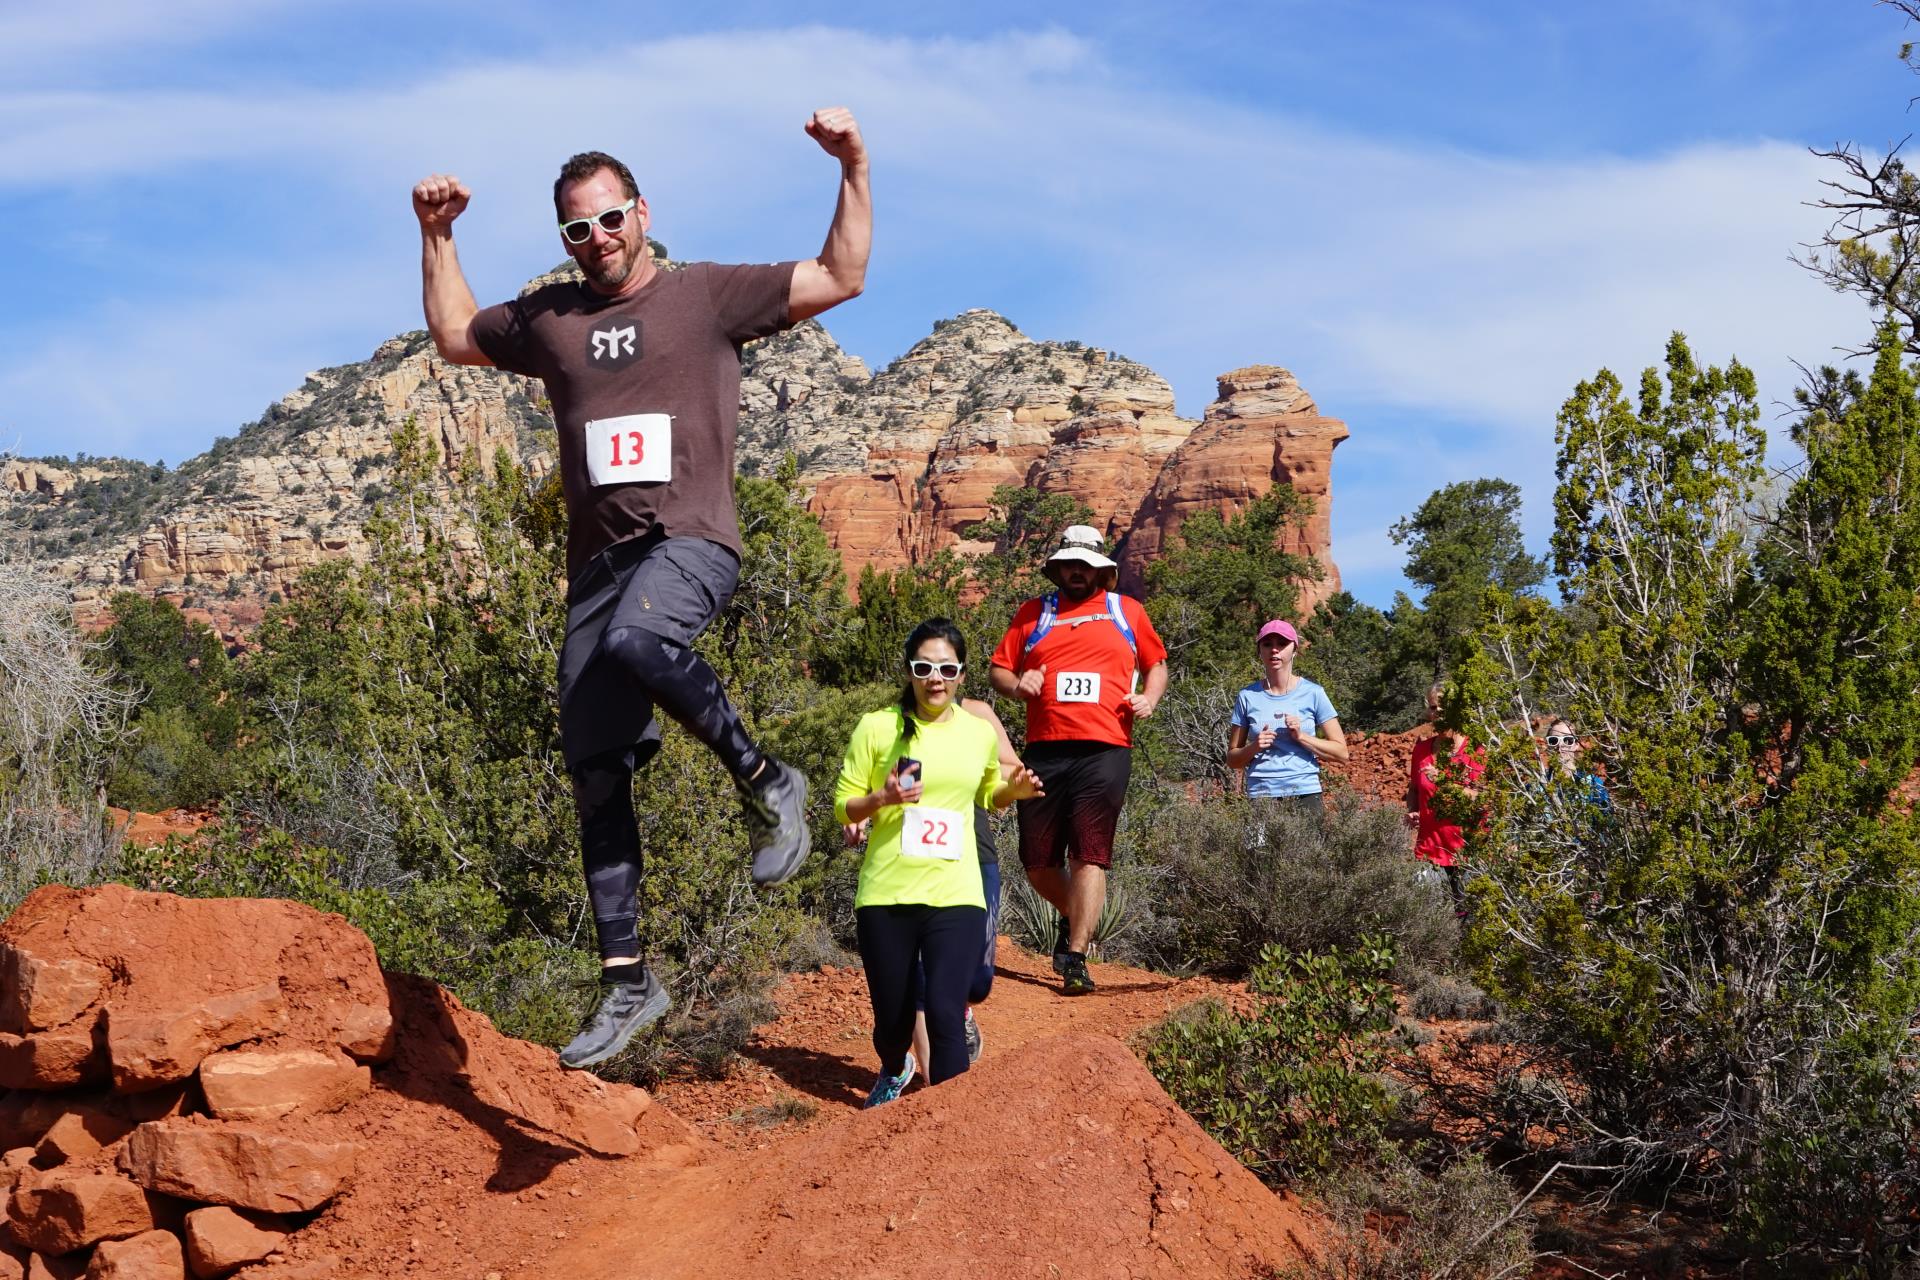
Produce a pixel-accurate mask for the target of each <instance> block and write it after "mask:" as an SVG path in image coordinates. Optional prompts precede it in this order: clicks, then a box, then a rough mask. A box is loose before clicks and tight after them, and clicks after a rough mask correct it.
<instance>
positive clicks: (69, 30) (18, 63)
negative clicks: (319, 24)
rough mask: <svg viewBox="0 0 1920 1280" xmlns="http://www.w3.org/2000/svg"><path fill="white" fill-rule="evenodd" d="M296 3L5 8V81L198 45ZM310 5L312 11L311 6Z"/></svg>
mask: <svg viewBox="0 0 1920 1280" xmlns="http://www.w3.org/2000/svg"><path fill="white" fill-rule="evenodd" d="M292 3H293V0H62V2H61V3H57V4H34V3H23V4H19V5H10V6H8V7H7V8H4V9H0V76H11V77H32V78H36V79H44V78H51V77H57V76H60V75H62V74H63V73H64V72H65V71H67V70H69V69H70V68H72V67H73V66H74V65H75V64H76V63H80V62H82V61H83V60H85V59H88V58H97V57H100V56H102V55H107V54H113V53H120V52H125V51H129V50H139V51H140V52H141V53H143V54H145V55H149V56H150V55H151V54H152V53H153V52H154V51H155V50H156V49H159V48H167V47H173V48H178V47H181V46H185V45H191V44H196V43H199V42H201V41H204V40H207V39H210V38H213V37H216V36H220V35H224V34H227V33H229V32H232V31H235V30H244V29H247V28H250V27H254V26H257V25H258V24H260V23H262V22H265V21H268V20H270V19H271V18H273V17H274V16H275V15H276V14H277V13H278V12H280V11H282V10H285V9H286V8H288V7H289V6H290V5H291V4H292ZM308 7H309V8H311V7H312V5H311V3H310V2H309V3H308Z"/></svg>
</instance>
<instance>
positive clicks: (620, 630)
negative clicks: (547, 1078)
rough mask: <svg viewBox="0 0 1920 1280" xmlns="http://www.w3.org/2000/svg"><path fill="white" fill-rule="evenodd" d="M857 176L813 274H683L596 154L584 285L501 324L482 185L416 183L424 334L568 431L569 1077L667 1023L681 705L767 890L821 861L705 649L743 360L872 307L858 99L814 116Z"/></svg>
mask: <svg viewBox="0 0 1920 1280" xmlns="http://www.w3.org/2000/svg"><path fill="white" fill-rule="evenodd" d="M806 132H807V134H808V135H809V136H810V137H812V138H813V139H814V141H816V142H817V143H819V145H820V147H821V149H822V150H823V151H825V152H826V153H827V154H828V155H829V156H831V157H833V159H834V160H836V161H838V162H839V167H840V184H839V202H838V204H837V206H836V207H835V209H834V215H833V222H832V225H831V226H830V227H829V228H828V231H827V238H826V243H825V245H824V246H823V247H822V248H821V250H820V252H819V254H818V255H817V256H815V257H812V258H808V259H806V260H805V261H801V262H782V263H774V264H771V265H759V266H720V265H718V264H715V263H711V262H696V263H691V264H688V265H686V266H684V267H681V268H680V269H678V270H668V269H666V268H665V267H664V266H663V265H661V264H659V263H656V262H655V261H654V259H653V256H652V254H651V252H650V251H649V248H648V241H647V232H648V230H649V229H650V227H651V226H652V211H651V210H650V209H649V208H648V206H647V201H646V198H645V197H644V196H642V195H641V194H640V189H639V187H638V186H637V185H636V184H635V182H634V180H633V174H632V173H631V172H630V171H629V170H628V169H627V166H626V165H624V164H622V163H620V161H618V160H616V159H614V158H613V157H612V156H610V155H607V154H606V153H604V152H600V151H586V152H582V153H581V154H579V155H576V156H574V157H573V158H572V159H570V160H568V161H567V162H566V164H565V165H564V166H562V167H561V170H560V176H559V178H558V179H557V180H556V181H555V182H554V184H553V204H554V211H555V213H556V214H557V215H558V220H559V232H560V241H561V244H562V245H564V246H565V248H566V251H567V253H568V255H569V256H571V257H572V258H573V260H574V262H575V264H576V265H578V267H579V268H580V275H581V278H580V279H578V280H575V279H563V280H560V281H557V282H554V283H550V284H546V285H543V286H541V287H540V288H537V289H533V290H531V291H529V292H527V293H525V294H523V295H522V296H520V297H518V298H516V299H514V300H513V301H511V302H505V303H501V304H499V305H497V306H492V307H488V308H486V309H484V310H482V309H481V308H480V306H479V305H478V304H477V303H476V302H475V301H474V297H473V291H472V290H471V289H470V288H469V287H468V286H467V281H466V277H465V276H464V275H463V274H462V272H461V269H460V261H459V256H458V254H457V253H456V252H455V249H454V243H453V224H454V221H455V220H456V219H457V218H459V217H460V215H461V213H462V212H464V211H465V209H466V207H467V203H468V201H469V199H470V198H471V192H470V191H469V190H468V189H467V187H466V186H465V184H463V183H461V182H460V180H459V179H458V178H455V177H452V176H450V175H446V174H435V175H433V176H431V177H429V178H426V179H424V180H423V181H421V182H420V183H419V184H418V185H417V186H415V187H414V189H413V212H414V216H415V217H416V218H417V219H418V221H419V224H420V238H421V276H422V281H423V293H424V301H425V309H426V318H427V330H428V332H429V333H430V334H431V335H432V338H433V343H434V346H435V348H436V349H437V350H438V351H439V352H440V354H441V355H442V356H443V357H444V358H446V359H447V360H450V361H452V362H454V363H456V364H466V365H483V366H484V365H491V366H494V367H496V368H500V369H505V370H507V371H509V372H511V373H517V374H522V375H525V376H527V377H533V378H539V379H540V380H541V381H542V382H543V383H545V385H546V391H547V396H548V399H549V400H551V401H552V404H553V416H554V421H555V424H556V425H557V426H558V428H559V437H560V480H561V488H562V490H563V492H564V494H565V496H566V505H567V581H568V584H569V587H568V598H567V606H568V607H567V634H566V640H565V643H564V645H563V646H562V651H561V655H560V673H559V684H560V736H561V747H562V750H563V751H564V753H565V756H566V762H567V767H568V769H569V771H570V772H571V773H572V776H573V785H574V799H575V806H576V808H577V810H578V813H579V819H580V843H581V847H582V853H583V860H584V862H585V864H586V875H587V892H588V896H589V898H590V900H591V902H592V906H593V916H594V926H595V930H596V933H597V935H598V941H599V950H600V956H601V965H602V971H601V977H602V982H601V994H600V1000H599V1002H598V1004H597V1005H596V1007H595V1008H594V1010H593V1012H592V1013H591V1014H589V1015H588V1018H587V1021H586V1025H585V1026H584V1027H583V1028H582V1030H581V1032H580V1034H579V1035H578V1036H576V1037H575V1038H574V1040H573V1041H572V1042H571V1043H569V1044H568V1045H567V1046H566V1047H565V1048H563V1049H562V1050H561V1051H560V1060H561V1062H562V1063H564V1064H566V1065H567V1066H571V1067H586V1066H591V1065H593V1064H594V1063H598V1062H601V1061H604V1060H606V1059H607V1058H610V1057H612V1056H613V1055H614V1054H616V1053H618V1052H620V1050H621V1049H623V1048H624V1047H625V1046H626V1044H627V1042H628V1041H629V1040H630V1039H631V1038H632V1036H633V1034H634V1032H635V1031H637V1030H638V1029H639V1028H641V1027H643V1026H645V1025H646V1024H647V1023H649V1022H651V1021H653V1020H654V1019H656V1018H658V1017H660V1015H661V1014H663V1013H664V1012H666V1009H667V1005H668V997H667V993H666V991H665V989H664V988H662V987H661V986H660V984H659V982H658V981H657V980H656V979H655V978H654V975H653V974H652V972H651V971H650V970H649V969H648V967H647V965H646V964H645V962H644V960H643V959H642V951H641V945H640V939H639V936H638V929H637V916H638V908H637V900H636V890H637V888H638V885H639V880H640V834H639V828H638V823H637V821H636V819H635V816H634V812H633V790H632V782H633V772H634V770H635V769H637V768H640V767H642V766H644V765H645V764H646V762H647V761H648V760H649V759H651V758H652V756H653V755H654V753H655V752H656V751H657V750H658V749H659V745H660V729H659V726H658V724H657V723H656V722H655V719H654V710H655V708H656V707H657V708H659V709H661V710H664V711H666V712H667V714H669V715H671V716H672V717H673V718H674V719H676V720H678V721H679V722H680V723H681V724H682V725H684V726H686V727H687V729H688V730H689V731H691V732H692V733H693V734H694V736H696V737H697V738H699V739H700V740H701V741H702V742H704V743H705V744H706V745H707V746H708V747H709V748H711V749H712V750H713V752H714V753H715V754H716V755H717V756H718V757H719V758H720V761H721V762H722V763H723V764H724V765H725V766H726V767H727V770H728V772H730V773H731V774H732V775H733V777H734V780H735V784H736V785H737V787H738V788H739V791H740V796H741V800H742V803H743V806H744V809H745V817H746V829H747V837H748V842H749V844H750V846H751V848H752V852H753V879H754V882H755V883H756V884H761V885H775V884H779V883H781V882H782V881H785V880H787V879H788V878H789V877H791V876H792V875H793V874H794V872H795V871H797V870H798V869H799V867H800V865H801V863H802V862H803V861H804V860H805V859H806V856H807V851H808V831H807V821H806V802H807V783H806V779H805V778H804V777H803V776H802V775H801V774H800V772H799V771H798V770H796V769H793V768H791V767H790V766H788V765H785V764H783V763H781V762H780V761H778V760H775V759H774V758H772V757H771V756H768V755H766V754H764V753H763V752H761V751H760V749H759V748H758V747H757V746H755V744H754V743H753V742H752V741H751V740H750V739H749V738H748V737H747V734H746V731H745V729H744V728H743V726H742V725H741V723H740V718H739V716H738V715H737V714H736V713H735V712H734V709H733V707H732V705H731V704H730V703H729V702H728V701H727V696H726V693H725V691H723V690H722V689H721V687H720V681H719V678H718V677H717V676H716V675H715V674H714V671H713V669H712V668H711V667H710V666H708V665H707V663H706V662H705V661H704V660H703V659H702V658H701V657H700V656H699V655H698V654H696V653H695V652H694V650H693V643H694V641H695V639H696V638H697V637H698V636H699V635H700V633H701V632H702V631H704V630H705V629H706V628H707V626H708V624H710V623H711V622H712V621H713V619H714V618H715V617H716V616H718V615H719V613H720V612H721V611H722V610H723V609H725V608H726V606H727V602H728V600H730V599H731V598H732V596H733V592H734V588H735V586H736V584H737V581H738V578H739V573H740V557H741V544H740V530H739V523H738V519H737V517H736V515H735V512H734V503H733V470H734V437H735V434H736V431H737V429H738V426H739V406H740V349H741V346H742V345H743V344H745V343H747V342H750V341H752V340H753V339H755V338H763V337H766V336H767V335H769V334H773V333H777V332H779V331H780V330H782V329H786V328H789V327H791V326H792V325H794V324H797V323H799V322H800V321H802V320H805V319H807V318H808V317H810V316H816V315H819V314H820V313H821V312H823V311H825V310H827V309H828V308H829V307H833V306H837V305H838V304H840V303H842V302H845V301H847V300H848V299H849V298H854V297H857V296H859V294H860V292H861V290H862V288H863V287H864V284H865V280H866V271H867V254H868V246H869V243H870V241H871V239H872V223H873V218H872V202H871V198H870V195H869V191H868V179H867V151H866V145H865V143H864V142H863V141H862V140H861V137H860V128H859V125H858V124H856V123H855V121H854V118H853V114H852V112H850V111H848V110H847V109H846V108H844V107H828V108H823V109H822V110H819V111H816V112H814V113H813V116H812V118H811V119H809V120H808V121H807V122H806Z"/></svg>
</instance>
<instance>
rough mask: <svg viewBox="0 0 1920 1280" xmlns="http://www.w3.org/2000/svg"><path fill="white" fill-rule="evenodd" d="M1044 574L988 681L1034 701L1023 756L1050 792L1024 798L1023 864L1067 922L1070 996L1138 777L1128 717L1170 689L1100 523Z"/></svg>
mask: <svg viewBox="0 0 1920 1280" xmlns="http://www.w3.org/2000/svg"><path fill="white" fill-rule="evenodd" d="M1042 572H1044V573H1045V574H1046V575H1047V578H1048V579H1049V580H1050V581H1051V582H1052V583H1053V584H1054V586H1055V587H1056V588H1057V590H1055V591H1052V592H1050V593H1048V594H1047V595H1045V596H1041V597H1039V598H1037V599H1033V600H1029V601H1027V602H1026V603H1025V604H1023V605H1021V606H1020V608H1019V610H1018V611H1017V612H1015V613H1014V615H1013V625H1012V626H1010V627H1008V628H1007V634H1006V635H1005V636H1003V637H1002V638H1001V640H1000V646H999V648H997V649H995V650H994V652H993V665H992V668H991V670H990V672H989V675H988V679H989V682H990V683H991V684H992V685H993V691H994V692H995V693H997V694H999V695H1000V696H1001V697H1003V698H1015V697H1017V698H1020V699H1022V700H1024V701H1025V702H1026V704H1027V750H1026V753H1025V759H1026V762H1027V767H1028V768H1030V769H1032V770H1033V771H1034V772H1035V773H1036V774H1038V775H1039V776H1040V780H1041V783H1042V785H1043V787H1044V788H1045V791H1046V794H1045V795H1043V796H1038V797H1036V798H1034V799H1032V800H1022V801H1021V802H1020V810H1019V817H1020V864H1021V865H1022V866H1023V867H1025V868H1026V872H1027V881H1028V883H1030V884H1032V885H1033V887H1034V889H1035V891H1037V892H1038V893H1039V894H1040V896H1041V897H1043V898H1045V899H1046V900H1047V901H1048V902H1050V903H1052V904H1053V907H1054V909H1055V910H1056V911H1058V912H1059V913H1060V914H1061V915H1062V916H1064V917H1065V918H1066V921H1067V930H1066V936H1065V937H1064V938H1061V939H1059V940H1058V941H1057V942H1056V944H1055V946H1054V954H1053V967H1054V970H1055V971H1056V972H1057V973H1059V974H1060V976H1061V978H1062V979H1063V990H1064V991H1065V992H1066V994H1068V995H1084V994H1086V993H1087V992H1089V991H1092V990H1093V977H1092V975H1091V974H1089V973H1088V972H1087V947H1088V945H1089V944H1090V943H1091V942H1092V940H1093V928H1094V925H1095V924H1097V923H1098V922H1099V920H1100V913H1101V911H1102V910H1103V909H1104V908H1105V906H1106V901H1107V869H1108V868H1109V867H1111V866H1112V865H1113V833H1114V829H1115V828H1116V827H1118V826H1119V823H1120V809H1121V806H1122V805H1123V804H1125V803H1126V798H1127V782H1128V779H1129V778H1130V777H1131V776H1132V773H1133V722H1134V721H1135V720H1139V719H1143V718H1145V717H1147V716H1150V715H1152V714H1153V709H1154V707H1156V706H1158V705H1159V702H1160V695H1161V694H1163V693H1165V692H1166V688H1167V647H1166V646H1165V645H1164V644H1162V643H1161V642H1160V637H1159V635H1157V634H1156V633H1155V632H1154V629H1153V623H1152V622H1150V621H1149V620H1148V619H1147V611H1146V609H1145V608H1143V607H1142V606H1141V604H1140V602H1139V601H1138V600H1135V599H1133V598H1132V597H1131V596H1123V595H1121V594H1120V593H1119V592H1118V591H1116V590H1114V582H1115V579H1116V578H1117V576H1118V568H1117V566H1116V565H1115V564H1114V562H1113V561H1112V560H1111V559H1109V558H1108V557H1107V556H1106V555H1105V554H1103V553H1102V552H1101V550H1100V535H1099V533H1098V532H1097V531H1096V530H1094V529H1093V528H1091V527H1089V526H1087V525H1083V524H1077V525H1074V526H1072V527H1071V528H1069V529H1068V530H1067V531H1066V533H1065V534H1064V535H1063V536H1062V542H1061V546H1060V549H1059V550H1058V551H1055V552H1054V553H1053V555H1052V556H1050V557H1049V558H1048V560H1047V563H1046V567H1045V569H1043V570H1042ZM1143 673H1144V677H1145V678H1144V679H1142V674H1143Z"/></svg>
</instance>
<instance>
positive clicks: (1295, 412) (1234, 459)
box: [1120, 365, 1348, 616]
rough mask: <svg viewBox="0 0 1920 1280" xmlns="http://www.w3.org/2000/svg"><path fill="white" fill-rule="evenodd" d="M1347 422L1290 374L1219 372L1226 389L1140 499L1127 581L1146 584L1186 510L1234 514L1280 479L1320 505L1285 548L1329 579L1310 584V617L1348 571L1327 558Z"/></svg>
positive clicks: (1306, 587) (1306, 592) (1305, 594)
mask: <svg viewBox="0 0 1920 1280" xmlns="http://www.w3.org/2000/svg"><path fill="white" fill-rule="evenodd" d="M1347 434H1348V433H1347V424H1346V423H1344V422H1342V421H1340V420H1339V419H1338V418H1328V417H1323V416H1321V413H1320V410H1319V408H1318V407H1317V406H1316V405H1315V404H1314V402H1313V397H1312V396H1310V395H1308V394H1307V393H1306V392H1305V391H1304V390H1302V389H1301V386H1300V383H1299V381H1298V380H1297V379H1295V378H1294V376H1293V375H1292V374H1291V373H1288V372H1287V371H1286V370H1285V369H1281V368H1278V367H1276V366H1274V365H1253V366H1251V367H1249V368H1245V369H1235V370H1234V371H1233V372H1231V373H1223V374H1221V375H1220V394H1219V398H1218V399H1216V400H1215V401H1214V402H1213V403H1212V404H1210V405H1208V406H1207V412H1206V417H1205V418H1204V419H1202V420H1201V423H1200V426H1199V427H1198V428H1197V429H1196V430H1195V431H1194V432H1193V434H1192V435H1190V436H1188V437H1187V439H1186V440H1185V441H1183V442H1182V443H1181V445H1180V447H1179V448H1178V449H1176V450H1175V451H1174V453H1173V456H1172V457H1170V458H1168V459H1167V462H1166V465H1165V466H1164V467H1162V468H1161V469H1160V473H1159V475H1158V476H1157V477H1156V478H1155V480H1154V482H1153V487H1152V488H1151V489H1149V490H1148V491H1147V494H1146V498H1145V500H1144V501H1142V502H1141V504H1140V509H1139V512H1138V514H1137V516H1136V517H1135V520H1134V524H1133V529H1132V531H1131V533H1130V534H1129V535H1128V538H1127V544H1126V549H1125V553H1124V554H1123V555H1122V557H1121V561H1120V576H1121V580H1122V582H1124V583H1127V584H1129V585H1138V583H1139V582H1140V581H1141V579H1142V577H1143V576H1144V575H1145V573H1146V567H1147V566H1148V565H1149V564H1151V563H1153V561H1154V560H1155V559H1157V558H1158V557H1159V556H1160V554H1161V553H1162V552H1163V551H1164V550H1165V549H1166V547H1167V545H1168V542H1169V541H1170V540H1171V539H1172V537H1173V536H1174V534H1175V533H1176V532H1177V531H1178V530H1179V528H1180V526H1181V524H1183V523H1184V522H1185V521H1186V519H1187V517H1188V516H1190V515H1192V514H1193V513H1194V512H1196V511H1205V510H1212V511H1220V512H1223V513H1234V512H1238V511H1239V510H1240V509H1242V508H1243V507H1245V506H1246V505H1247V504H1248V503H1249V502H1251V501H1253V500H1254V499H1255V498H1258V497H1260V496H1261V495H1262V494H1264V493H1266V492H1267V490H1268V489H1270V488H1272V487H1273V486H1274V485H1275V484H1281V483H1284V484H1290V485H1292V486H1293V488H1294V491H1295V492H1296V493H1299V494H1301V495H1302V496H1304V497H1306V498H1308V499H1311V500H1312V502H1313V510H1312V512H1311V514H1309V515H1308V517H1307V521H1306V524H1305V526H1304V527H1303V528H1301V529H1300V530H1299V531H1298V533H1297V534H1295V535H1293V536H1291V537H1289V538H1286V539H1285V540H1284V541H1283V545H1282V549H1283V550H1286V551H1290V552H1293V553H1294V554H1296V555H1301V556H1312V557H1314V558H1315V559H1317V560H1318V561H1319V562H1320V567H1321V569H1322V570H1323V571H1324V572H1325V576H1324V577H1323V578H1321V579H1320V580H1319V581H1318V582H1313V583H1304V584H1302V590H1301V606H1300V607H1301V610H1302V614H1303V616H1304V615H1305V614H1309V613H1311V612H1312V610H1313V606H1314V605H1315V604H1317V603H1319V602H1320V601H1322V600H1325V599H1327V598H1328V597H1330V596H1333V595H1334V594H1336V593H1337V592H1338V591H1339V590H1340V570H1339V567H1338V566H1337V565H1335V564H1334V563H1333V561H1332V559H1331V558H1330V557H1329V556H1328V555H1327V549H1328V548H1329V547H1330V546H1331V545H1332V543H1333V526H1332V510H1333V451H1334V449H1335V448H1337V447H1338V446H1339V444H1340V442H1341V441H1342V440H1345V439H1346V438H1347Z"/></svg>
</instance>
